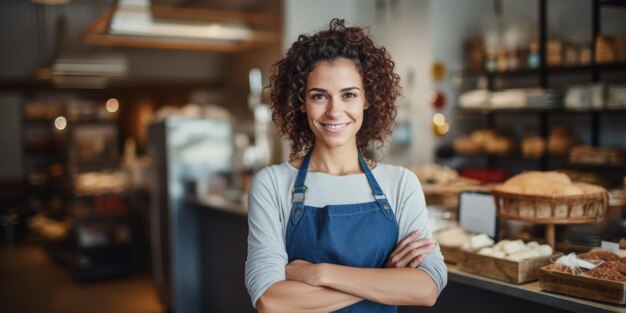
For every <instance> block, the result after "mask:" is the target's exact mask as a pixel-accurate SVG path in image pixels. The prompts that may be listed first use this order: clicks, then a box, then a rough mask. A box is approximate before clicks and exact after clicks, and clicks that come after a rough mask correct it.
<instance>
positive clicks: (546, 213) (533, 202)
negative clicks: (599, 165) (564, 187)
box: [493, 190, 609, 224]
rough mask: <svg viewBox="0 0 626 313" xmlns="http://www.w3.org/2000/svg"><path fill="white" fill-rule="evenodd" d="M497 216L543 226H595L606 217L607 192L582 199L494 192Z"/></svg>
mask: <svg viewBox="0 0 626 313" xmlns="http://www.w3.org/2000/svg"><path fill="white" fill-rule="evenodd" d="M493 196H494V200H495V202H496V207H497V208H498V215H499V216H500V217H501V218H506V219H515V220H522V221H528V222H533V223H542V224H582V223H595V222H598V221H600V220H602V219H603V218H604V216H605V214H606V208H607V204H608V199H609V198H608V193H607V192H598V193H594V194H586V195H580V196H530V195H521V194H515V193H508V192H503V191H498V190H494V191H493Z"/></svg>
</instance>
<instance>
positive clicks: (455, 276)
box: [186, 196, 626, 313]
mask: <svg viewBox="0 0 626 313" xmlns="http://www.w3.org/2000/svg"><path fill="white" fill-rule="evenodd" d="M186 200H187V202H188V203H190V204H192V205H194V206H195V207H198V208H200V209H209V210H214V211H215V212H221V213H226V214H232V215H236V216H239V217H241V218H245V217H247V215H248V209H247V207H246V206H245V205H244V204H242V203H235V202H232V201H228V200H225V199H223V198H219V197H210V196H204V197H195V198H187V199H186ZM447 266H448V279H449V280H450V281H453V282H456V283H460V284H464V285H468V286H471V287H475V288H481V289H485V290H488V291H491V292H495V293H500V294H504V295H508V296H512V297H516V298H520V299H524V300H527V301H531V302H535V303H539V304H542V305H546V306H551V307H555V308H559V309H562V310H568V311H572V312H579V313H587V312H594V313H596V312H618V313H626V306H620V305H612V304H608V303H603V302H597V301H591V300H585V299H580V298H574V297H569V296H564V295H559V294H555V293H549V292H545V291H542V290H541V288H539V282H538V281H536V282H532V283H528V284H523V285H515V284H511V283H505V282H501V281H498V280H494V279H490V278H486V277H482V276H477V275H473V274H469V273H465V272H462V271H460V270H459V269H458V268H457V266H455V265H451V264H447Z"/></svg>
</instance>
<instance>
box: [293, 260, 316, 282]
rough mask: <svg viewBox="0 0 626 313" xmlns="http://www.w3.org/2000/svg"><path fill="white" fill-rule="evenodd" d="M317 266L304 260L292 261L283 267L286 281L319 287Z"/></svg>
mask: <svg viewBox="0 0 626 313" xmlns="http://www.w3.org/2000/svg"><path fill="white" fill-rule="evenodd" d="M318 268H319V266H317V264H313V263H311V262H308V261H304V260H293V261H292V262H291V263H289V264H287V266H286V267H285V273H286V275H287V280H295V281H301V282H303V283H307V284H309V285H311V286H319V282H320V278H321V277H320V276H321V274H320V272H319V270H318Z"/></svg>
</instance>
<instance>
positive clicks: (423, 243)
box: [385, 230, 436, 268]
mask: <svg viewBox="0 0 626 313" xmlns="http://www.w3.org/2000/svg"><path fill="white" fill-rule="evenodd" d="M419 234H420V231H419V230H416V231H414V232H412V233H410V234H409V235H408V236H406V237H405V238H404V239H402V241H401V242H400V243H399V244H398V246H396V248H395V249H394V250H393V251H392V252H391V255H389V258H388V259H387V263H386V264H385V267H387V268H394V267H395V268H402V267H411V268H415V267H417V266H418V265H419V264H420V263H421V262H422V260H424V256H425V255H426V254H427V253H428V252H431V251H433V249H435V245H436V243H435V241H434V240H433V239H429V238H422V239H418V240H415V239H416V238H417V237H418V236H419Z"/></svg>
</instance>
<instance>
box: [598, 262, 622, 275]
mask: <svg viewBox="0 0 626 313" xmlns="http://www.w3.org/2000/svg"><path fill="white" fill-rule="evenodd" d="M598 267H599V268H608V269H611V270H614V271H618V272H620V273H622V274H626V263H622V262H619V261H608V262H604V263H602V264H600V266H598Z"/></svg>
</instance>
